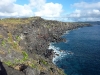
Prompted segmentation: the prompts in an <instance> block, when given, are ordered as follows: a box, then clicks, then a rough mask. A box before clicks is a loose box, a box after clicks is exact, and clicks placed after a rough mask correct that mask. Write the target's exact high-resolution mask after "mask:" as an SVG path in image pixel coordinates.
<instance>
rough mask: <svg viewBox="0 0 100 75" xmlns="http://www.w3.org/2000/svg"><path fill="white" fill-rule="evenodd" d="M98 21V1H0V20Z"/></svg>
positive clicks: (99, 13)
mask: <svg viewBox="0 0 100 75" xmlns="http://www.w3.org/2000/svg"><path fill="white" fill-rule="evenodd" d="M33 16H41V17H42V18H45V19H52V20H61V21H100V0H0V18H10V17H17V18H19V17H33Z"/></svg>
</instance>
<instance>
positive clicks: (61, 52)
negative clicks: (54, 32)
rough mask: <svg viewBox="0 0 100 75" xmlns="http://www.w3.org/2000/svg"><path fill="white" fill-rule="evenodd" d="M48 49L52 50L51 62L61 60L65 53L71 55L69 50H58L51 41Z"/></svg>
mask: <svg viewBox="0 0 100 75" xmlns="http://www.w3.org/2000/svg"><path fill="white" fill-rule="evenodd" d="M48 49H53V50H54V53H55V54H54V57H53V60H52V62H53V63H54V64H55V62H56V61H58V60H61V59H62V58H63V57H65V56H67V55H73V53H72V52H71V51H67V50H66V51H64V50H60V48H59V47H55V46H54V45H53V43H50V46H49V48H48Z"/></svg>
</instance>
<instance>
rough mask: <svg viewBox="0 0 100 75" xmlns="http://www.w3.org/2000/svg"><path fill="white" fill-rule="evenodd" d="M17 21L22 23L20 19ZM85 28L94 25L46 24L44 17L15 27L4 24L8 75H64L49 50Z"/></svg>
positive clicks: (0, 49)
mask: <svg viewBox="0 0 100 75" xmlns="http://www.w3.org/2000/svg"><path fill="white" fill-rule="evenodd" d="M10 20H12V19H10ZM14 21H15V22H16V21H18V22H19V19H14ZM27 21H28V22H27ZM1 22H2V21H0V23H1ZM22 22H25V23H22ZM26 22H27V23H26ZM7 24H9V23H7ZM14 24H15V23H14ZM83 26H90V24H85V23H68V22H67V23H66V22H59V21H52V20H44V19H42V18H40V17H33V18H26V19H20V22H19V23H18V24H16V25H14V26H13V23H11V24H10V27H9V25H6V26H5V25H3V24H0V61H1V62H3V63H4V67H5V70H6V71H7V75H64V73H63V71H62V70H61V69H59V68H58V67H56V66H55V65H54V64H53V63H52V58H53V54H54V53H53V50H48V46H49V43H50V42H60V41H65V39H62V38H61V37H60V36H61V35H62V34H63V33H64V32H65V31H67V30H72V29H75V28H78V27H83ZM11 27H13V28H11ZM2 66H3V65H2ZM2 66H1V65H0V67H2ZM0 75H2V74H1V73H0Z"/></svg>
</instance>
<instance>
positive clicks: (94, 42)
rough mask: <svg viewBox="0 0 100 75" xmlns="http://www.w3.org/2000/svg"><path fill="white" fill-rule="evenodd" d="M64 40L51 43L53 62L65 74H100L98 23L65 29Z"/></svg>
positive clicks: (99, 26) (99, 33) (99, 29)
mask: <svg viewBox="0 0 100 75" xmlns="http://www.w3.org/2000/svg"><path fill="white" fill-rule="evenodd" d="M61 37H62V38H65V39H66V40H67V41H66V42H59V43H51V45H50V47H49V49H54V52H55V53H56V55H55V57H54V58H53V63H54V64H56V65H57V66H58V67H60V68H62V69H63V70H64V72H65V73H66V74H67V75H100V25H92V26H90V27H83V28H78V29H75V30H71V31H67V32H66V33H65V34H64V35H62V36H61Z"/></svg>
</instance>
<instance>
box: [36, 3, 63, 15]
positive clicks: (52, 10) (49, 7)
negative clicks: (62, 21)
mask: <svg viewBox="0 0 100 75" xmlns="http://www.w3.org/2000/svg"><path fill="white" fill-rule="evenodd" d="M61 13H62V5H61V4H58V3H46V4H44V6H42V7H41V9H39V10H38V11H37V12H35V15H38V16H44V17H59V16H60V15H61Z"/></svg>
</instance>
